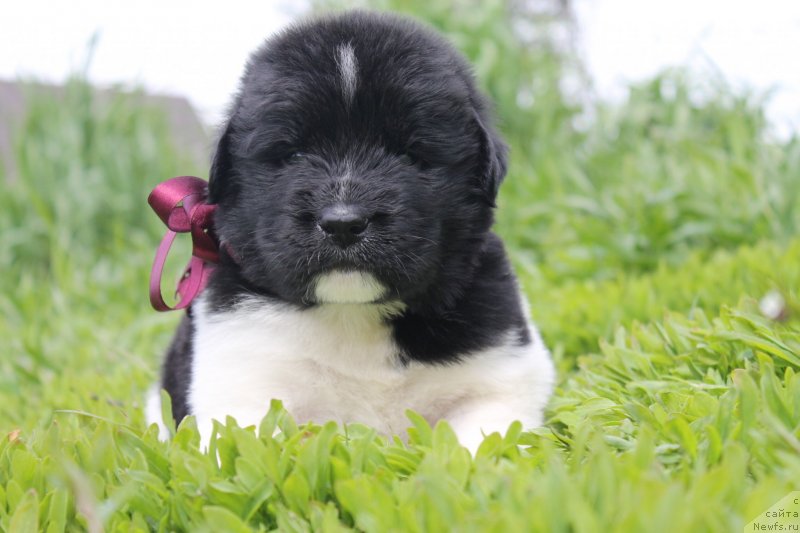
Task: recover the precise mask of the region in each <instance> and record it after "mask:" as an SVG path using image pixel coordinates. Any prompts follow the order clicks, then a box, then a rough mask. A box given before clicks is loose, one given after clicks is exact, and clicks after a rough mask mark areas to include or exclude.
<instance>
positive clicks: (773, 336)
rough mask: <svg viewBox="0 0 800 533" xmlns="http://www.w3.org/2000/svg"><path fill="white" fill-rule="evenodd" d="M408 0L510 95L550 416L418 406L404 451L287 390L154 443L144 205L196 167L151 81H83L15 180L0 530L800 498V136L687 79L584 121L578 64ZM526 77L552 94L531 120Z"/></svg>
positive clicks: (665, 515)
mask: <svg viewBox="0 0 800 533" xmlns="http://www.w3.org/2000/svg"><path fill="white" fill-rule="evenodd" d="M386 5H387V6H388V7H392V3H391V2H387V3H386ZM403 5H404V6H406V8H408V9H412V10H413V11H414V12H417V13H419V14H421V15H422V16H424V17H426V18H427V19H428V20H431V21H433V22H434V23H435V24H437V25H438V26H439V27H440V28H441V29H443V30H444V31H446V32H447V33H448V34H449V35H451V36H453V37H454V39H455V41H456V42H458V43H459V44H460V45H461V46H462V47H463V48H464V50H465V52H466V53H467V54H468V55H470V57H471V58H472V59H473V60H474V61H475V62H476V65H477V71H478V74H479V75H480V76H481V80H482V83H483V84H484V86H485V87H486V88H487V90H489V91H490V92H491V94H492V96H493V97H494V98H495V100H496V101H497V102H498V115H499V117H500V119H501V123H502V125H503V126H502V127H503V129H504V131H505V132H506V133H507V135H508V137H509V140H510V142H511V144H512V156H513V157H512V159H513V163H512V168H511V172H510V175H509V178H508V181H507V183H506V184H505V186H504V189H503V193H502V197H501V202H500V203H501V208H500V210H499V212H498V215H499V219H498V231H499V232H500V233H502V235H503V237H504V239H505V240H506V242H507V244H508V247H509V252H510V253H511V255H512V257H513V259H514V261H515V263H516V265H517V268H518V270H519V272H520V279H521V282H522V284H523V287H524V289H525V291H526V293H527V294H528V296H529V297H530V300H531V305H532V313H533V315H534V317H535V319H536V320H537V323H538V324H539V325H540V327H541V329H542V332H543V335H544V337H545V339H546V341H547V342H548V344H549V345H550V346H552V347H553V349H554V353H555V356H556V358H557V361H558V367H559V377H560V379H559V385H558V387H557V390H556V392H555V394H554V397H553V399H552V402H551V404H550V406H549V408H548V411H547V423H546V425H545V426H544V427H542V428H536V429H532V428H521V427H519V426H517V425H515V426H512V427H511V428H510V430H509V431H508V433H507V434H505V435H497V434H495V435H491V436H489V437H488V438H487V439H486V440H485V442H484V443H483V445H482V446H481V448H480V450H479V452H478V454H477V456H476V457H475V458H472V457H470V456H469V454H468V453H467V452H466V451H465V450H464V449H462V448H460V447H459V446H458V445H457V443H456V441H455V438H454V436H453V434H452V432H451V431H450V429H449V428H448V427H447V425H446V424H440V425H438V426H437V427H435V428H430V427H428V426H427V425H426V424H425V423H424V422H423V421H421V420H419V419H418V418H417V417H413V416H412V418H411V419H410V421H409V426H410V427H412V429H411V431H410V435H411V438H410V442H409V443H407V444H404V443H402V442H400V441H398V440H395V439H387V438H384V437H381V436H378V435H376V434H375V432H374V431H373V430H371V429H370V428H368V427H363V426H357V425H353V426H350V427H348V428H338V427H336V426H335V425H334V424H327V425H324V426H301V427H297V426H296V424H295V422H294V421H292V420H291V418H290V417H289V416H288V415H287V414H286V413H285V412H284V411H283V410H282V409H281V407H280V405H278V404H274V405H273V407H272V410H271V411H270V413H269V414H268V415H267V416H266V418H265V419H264V421H263V422H262V423H261V425H260V427H259V428H245V429H241V428H238V427H237V426H236V425H235V423H234V422H232V421H228V424H227V425H225V426H222V425H221V426H219V427H218V428H217V429H218V431H217V436H216V438H215V440H214V442H213V444H212V453H210V454H208V453H203V452H201V451H200V450H199V449H198V435H197V433H196V431H195V428H194V426H193V422H192V421H191V419H189V420H187V421H186V422H185V423H184V424H183V425H182V426H181V427H180V428H179V429H178V432H177V435H176V436H175V438H174V439H173V440H172V441H170V442H166V443H164V442H160V441H158V439H157V438H156V431H155V428H147V427H146V426H145V423H144V417H143V413H142V409H141V407H142V405H141V404H142V398H143V395H144V391H145V390H146V389H147V388H148V387H149V386H150V385H151V384H152V383H153V381H154V380H155V378H156V375H157V371H158V364H159V360H160V358H161V355H162V353H163V351H164V348H165V346H166V344H167V342H168V340H169V337H170V335H171V333H172V330H173V328H174V326H175V324H176V321H177V319H178V318H179V317H178V315H177V314H166V315H165V314H158V313H155V312H154V311H152V310H151V309H150V308H149V305H148V303H147V296H146V294H147V288H146V287H147V276H148V274H149V267H150V262H151V260H152V253H153V251H154V248H155V246H156V244H157V242H158V239H159V238H160V234H161V227H160V223H159V222H158V220H157V219H156V217H155V216H154V215H153V214H152V213H151V212H150V211H149V208H148V207H147V206H146V203H145V198H146V195H147V193H148V192H149V190H150V188H152V186H153V185H155V184H156V183H157V182H159V181H161V180H163V179H165V178H167V177H171V176H173V175H178V174H190V173H195V174H198V175H201V176H204V175H205V170H204V168H203V165H201V164H198V163H196V162H192V161H189V160H187V159H186V158H185V157H183V156H182V155H181V153H180V150H178V149H176V147H173V146H171V144H170V140H169V134H168V132H167V130H166V127H165V123H164V120H163V117H162V116H161V115H159V113H158V112H156V111H155V110H153V109H148V108H146V107H145V106H143V104H142V102H141V99H140V98H139V97H138V96H137V95H135V94H133V95H127V96H121V97H119V98H117V99H114V100H112V101H102V100H99V99H96V98H95V97H94V96H93V94H92V92H91V91H90V90H89V89H88V87H87V86H86V85H85V84H84V83H82V82H81V81H80V80H73V81H72V82H71V83H70V85H69V89H68V92H67V95H66V100H65V101H61V102H54V101H50V100H47V99H46V98H45V97H43V96H41V95H40V96H38V97H37V96H36V95H34V96H33V101H34V105H33V107H32V108H31V112H30V114H29V116H28V118H27V120H26V122H25V123H24V124H22V125H21V128H20V131H19V132H18V136H17V144H16V151H15V153H16V157H17V162H18V175H16V176H6V177H0V186H2V188H3V190H2V194H1V195H0V271H2V272H3V276H0V339H2V341H0V531H10V532H15V533H16V532H19V531H40V530H41V531H53V532H56V531H82V530H90V531H100V530H101V529H104V530H108V531H147V530H162V531H250V530H258V529H262V530H273V529H278V530H281V531H307V530H324V531H340V530H350V529H352V528H356V529H360V530H366V531H391V530H410V531H439V530H459V531H486V530H489V531H530V530H536V531H550V530H553V531H580V532H590V531H644V530H647V531H665V532H666V531H740V530H741V529H742V527H743V526H744V525H745V524H746V523H747V522H749V521H750V520H751V519H752V518H753V517H754V516H756V514H758V513H759V512H761V511H763V510H765V509H766V508H768V507H769V506H770V505H772V504H773V503H775V502H776V501H778V500H779V499H780V498H781V497H783V496H784V495H785V494H787V493H788V492H790V491H791V490H797V489H798V488H800V485H798V483H800V377H798V376H799V375H800V236H799V235H800V233H799V232H798V230H799V229H800V205H798V203H799V202H800V200H799V198H800V147H799V146H798V141H797V140H796V139H794V138H793V139H789V140H786V141H776V140H774V139H771V138H770V135H769V126H768V125H767V124H765V123H764V119H763V108H762V102H760V101H759V100H758V99H757V98H755V97H753V96H752V95H742V94H734V93H732V92H731V91H730V90H729V89H727V88H726V87H725V86H724V84H721V83H717V82H715V83H713V84H709V83H706V86H705V87H698V81H697V78H693V77H690V76H687V75H685V74H680V73H675V72H668V73H664V74H663V75H661V76H659V77H657V78H656V79H654V80H651V81H650V82H647V83H644V84H641V85H640V86H637V87H633V88H632V90H631V95H630V98H629V99H628V100H627V101H626V102H625V103H624V104H622V105H620V106H617V107H615V108H611V107H606V106H599V107H598V108H597V109H595V115H596V119H595V122H594V123H593V125H592V126H591V127H589V128H588V129H587V128H583V129H579V128H577V127H576V126H574V124H573V122H572V119H573V118H574V117H576V116H577V115H578V114H580V112H581V111H582V110H581V109H580V108H579V106H576V105H575V104H572V103H570V102H569V98H567V96H566V95H564V94H562V92H561V90H560V89H559V85H558V83H556V82H557V81H558V79H559V78H560V77H562V76H564V75H566V74H565V70H567V69H568V67H569V62H568V58H560V57H559V56H558V54H555V55H553V54H552V53H550V52H552V51H550V52H547V53H544V52H542V49H539V48H535V49H534V48H530V47H526V46H523V44H521V43H520V42H517V41H515V40H514V39H509V38H508V36H507V35H504V36H503V37H502V38H500V37H497V38H496V39H495V38H494V37H495V36H496V35H498V34H500V33H503V32H502V30H503V28H505V27H507V24H506V22H507V21H506V20H505V18H504V17H508V16H510V15H509V14H508V13H507V12H506V11H504V9H503V8H502V5H501V4H500V3H497V4H494V3H488V4H485V5H483V4H482V5H483V7H481V9H483V11H481V12H480V14H482V16H477V15H475V13H474V12H473V11H474V10H470V9H466V10H465V12H464V13H462V12H461V11H460V10H461V8H457V9H454V10H448V9H445V8H443V7H442V5H440V3H438V2H426V3H422V2H421V1H420V2H411V3H408V2H406V3H403ZM409 6H410V7H409ZM395 7H397V6H395ZM474 9H477V8H474ZM504 21H505V22H504ZM487 42H492V43H494V44H493V45H492V46H494V47H495V48H497V49H498V50H496V51H495V52H487V51H486V47H484V46H481V45H480V43H487ZM545 48H546V47H545ZM481 54H483V55H481ZM487 54H488V55H487ZM492 54H494V55H492ZM514 58H516V59H518V60H519V61H517V60H516V59H515V60H513V61H512V59H514ZM508 65H515V67H508ZM517 66H518V67H517ZM513 68H519V71H513ZM508 69H511V70H512V72H511V73H510V75H509V77H508V78H504V77H503V73H504V72H505V71H506V70H508ZM534 79H535V82H533V81H532V80H534ZM519 87H533V90H534V91H538V92H537V94H536V98H535V99H534V101H535V102H536V103H537V104H536V105H534V106H533V107H531V108H526V109H523V110H522V111H517V109H516V101H515V99H514V98H513V95H514V94H516V93H515V91H516V89H518V88H519ZM698 94H701V95H702V97H699V96H698ZM540 104H541V105H540ZM545 104H546V105H545ZM179 266H180V265H177V264H176V265H173V267H175V268H173V269H172V270H174V271H177V270H176V269H177V268H178V267H179ZM769 291H777V292H778V293H779V294H781V295H782V297H783V298H784V300H785V305H786V313H785V314H786V318H785V319H784V320H782V321H774V320H770V319H768V318H766V317H764V316H762V314H761V312H760V311H759V309H758V300H759V299H760V298H761V297H763V296H764V295H765V294H766V293H767V292H769ZM276 428H280V429H281V431H280V432H277V434H276V432H275V429H276ZM214 456H218V457H219V461H217V460H216V459H215V458H214Z"/></svg>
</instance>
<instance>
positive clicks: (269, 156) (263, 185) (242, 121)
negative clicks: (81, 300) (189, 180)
mask: <svg viewBox="0 0 800 533" xmlns="http://www.w3.org/2000/svg"><path fill="white" fill-rule="evenodd" d="M505 171H506V147H505V145H504V144H503V142H502V140H501V139H500V138H499V137H498V134H497V132H496V131H495V130H494V128H493V126H492V121H491V119H490V113H489V110H488V105H487V103H486V101H485V100H484V98H483V97H482V96H481V94H479V93H478V91H477V90H476V88H475V82H474V80H473V77H472V74H471V72H470V68H469V66H468V65H467V63H466V62H465V60H464V59H463V58H462V57H461V56H460V55H459V54H458V53H457V52H456V51H455V50H454V49H453V48H452V47H451V46H450V45H449V44H448V43H447V42H446V41H445V40H443V39H442V38H441V37H439V36H437V35H436V34H435V33H433V32H432V31H431V30H429V29H427V28H425V27H422V26H420V25H418V24H417V23H415V22H412V21H410V20H407V19H404V18H399V17H396V16H390V15H385V14H374V13H367V12H349V13H346V14H340V15H337V16H331V17H327V18H323V19H317V20H314V21H310V22H305V23H302V24H300V25H297V26H295V27H293V28H291V29H289V30H287V31H284V32H283V33H281V34H280V35H278V36H276V37H273V38H272V39H270V40H268V41H267V42H266V44H265V45H264V46H263V47H261V48H260V49H259V50H257V51H256V52H255V53H254V54H253V56H252V57H251V58H250V61H249V64H248V65H247V69H246V71H245V73H244V76H243V78H242V80H241V85H240V89H239V92H238V94H237V96H236V98H235V101H234V103H233V106H232V108H231V111H230V116H229V118H228V120H227V123H226V125H225V127H224V130H223V133H222V137H221V139H220V141H219V145H218V148H217V152H216V155H215V157H214V161H213V164H212V167H211V174H210V201H211V202H213V203H217V204H218V206H219V207H218V209H217V212H216V217H215V228H216V232H217V234H218V236H219V238H220V240H221V241H222V242H224V243H225V247H224V249H223V253H222V259H221V264H220V265H219V266H218V267H217V269H216V271H215V272H214V274H213V277H212V278H211V280H210V283H209V285H208V287H207V288H206V290H205V291H204V293H203V294H202V296H201V297H199V299H198V300H196V301H195V303H194V304H193V305H192V307H191V311H190V313H188V314H187V316H186V317H185V318H184V320H183V322H182V323H181V325H180V327H179V329H178V332H177V335H176V337H175V339H174V341H173V343H172V346H171V347H170V349H169V353H168V354H167V359H166V363H165V365H164V370H163V379H162V384H161V385H162V387H163V388H164V389H166V390H167V391H168V392H169V393H170V395H171V396H172V403H173V414H174V417H175V419H176V420H177V421H180V420H181V419H182V418H183V417H184V416H186V415H194V416H195V417H196V418H197V422H198V425H199V428H200V431H201V433H202V434H203V436H204V438H207V437H208V436H209V434H210V431H211V426H212V419H218V420H224V419H225V417H226V415H232V416H233V417H234V418H236V419H237V421H238V423H239V424H240V425H248V424H256V423H258V422H259V421H260V420H261V418H262V417H263V416H264V415H265V413H266V411H267V409H268V407H269V403H270V400H271V399H272V398H278V399H281V400H283V402H284V405H285V406H286V408H287V409H288V410H289V412H291V413H292V414H293V415H294V417H295V418H296V419H297V421H298V422H306V421H314V422H324V421H327V420H337V421H340V422H361V423H364V424H368V425H370V426H372V427H375V428H377V429H378V430H380V431H382V432H384V433H386V434H402V433H403V432H404V430H405V428H406V427H407V425H408V422H407V419H406V417H405V414H404V413H405V411H406V410H407V409H412V410H414V411H417V412H418V413H420V414H421V415H423V416H424V417H425V418H426V419H427V420H429V421H430V422H431V423H434V422H436V421H437V420H440V419H446V420H447V421H448V422H449V423H450V424H451V426H452V427H453V428H454V430H455V431H456V433H457V434H458V436H459V439H460V440H461V442H462V443H463V444H464V445H466V446H467V447H469V448H471V449H473V450H474V449H475V448H477V445H478V444H479V443H480V442H481V440H482V433H486V434H488V433H490V432H493V431H498V430H499V431H502V430H505V429H506V428H507V427H508V425H509V424H510V423H511V422H512V421H514V420H520V421H522V422H523V423H524V424H525V426H526V427H531V426H536V425H540V424H541V423H542V413H543V409H544V406H545V404H546V402H547V400H548V397H549V395H550V393H551V389H552V385H553V380H554V369H553V365H552V363H551V361H550V357H549V354H548V351H547V349H546V348H545V346H544V344H543V343H542V340H541V338H540V337H539V334H538V332H537V330H536V329H535V328H534V326H533V325H532V324H531V323H530V321H529V319H528V316H527V311H526V304H525V302H524V300H523V298H522V297H521V296H520V292H519V290H518V287H517V282H516V279H515V277H514V274H513V272H512V270H511V267H510V265H509V262H508V259H507V257H506V254H505V251H504V249H503V245H502V243H501V242H500V239H498V237H497V236H495V235H494V234H493V233H492V232H491V231H490V227H491V225H492V220H493V214H492V211H493V208H494V205H495V197H496V195H497V189H498V187H499V185H500V182H501V180H502V179H503V177H504V174H505ZM226 250H230V251H232V253H230V254H229V253H227V252H226ZM231 255H233V256H235V259H234V258H233V257H231ZM150 412H151V418H152V419H154V420H156V419H158V418H159V416H158V413H159V409H158V408H157V405H156V403H153V405H151V409H150Z"/></svg>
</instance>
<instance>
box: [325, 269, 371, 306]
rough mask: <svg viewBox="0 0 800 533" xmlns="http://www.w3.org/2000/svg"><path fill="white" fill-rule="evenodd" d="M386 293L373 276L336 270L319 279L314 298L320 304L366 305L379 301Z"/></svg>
mask: <svg viewBox="0 0 800 533" xmlns="http://www.w3.org/2000/svg"><path fill="white" fill-rule="evenodd" d="M385 292H386V289H385V288H384V286H383V285H381V284H380V283H378V280H376V279H375V278H374V277H373V276H372V274H367V273H365V272H358V271H341V270H336V271H333V272H329V273H327V274H323V275H321V276H319V277H318V278H317V283H316V286H315V287H314V296H315V297H316V300H317V301H318V302H319V303H328V304H364V303H372V302H375V301H377V300H379V299H380V298H381V297H382V296H383V295H384V294H385Z"/></svg>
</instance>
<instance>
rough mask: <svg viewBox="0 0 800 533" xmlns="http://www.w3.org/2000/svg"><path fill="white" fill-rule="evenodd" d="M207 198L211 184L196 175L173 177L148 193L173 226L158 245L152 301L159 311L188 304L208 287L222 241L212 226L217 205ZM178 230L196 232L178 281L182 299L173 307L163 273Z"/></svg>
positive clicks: (151, 276) (150, 200)
mask: <svg viewBox="0 0 800 533" xmlns="http://www.w3.org/2000/svg"><path fill="white" fill-rule="evenodd" d="M207 198H208V184H207V183H206V182H205V181H204V180H201V179H200V178H196V177H194V176H181V177H178V178H172V179H169V180H167V181H165V182H163V183H161V184H159V185H158V186H157V187H156V188H155V189H153V192H151V193H150V196H148V197H147V203H148V204H150V207H152V208H153V211H155V212H156V214H157V215H158V217H159V218H160V219H161V220H162V221H163V222H164V224H166V226H167V228H169V230H168V231H167V234H166V235H164V238H163V239H162V240H161V244H159V245H158V250H156V257H155V261H153V269H152V270H151V271H150V303H151V304H152V305H153V307H154V308H155V310H156V311H172V310H175V309H185V308H186V307H188V306H189V304H190V303H192V300H193V299H194V298H195V296H197V295H198V294H199V293H200V291H202V290H203V288H205V286H206V283H207V282H208V277H209V275H210V273H211V271H212V270H213V269H214V263H217V262H218V261H219V243H218V241H217V238H216V236H215V235H214V233H213V227H212V225H213V220H214V211H215V210H216V208H217V206H216V205H212V204H207V203H205V202H206V199H207ZM178 233H191V234H192V258H191V259H190V260H189V264H188V265H187V266H186V271H185V272H184V273H183V277H181V280H180V281H179V282H178V290H177V295H178V303H177V304H176V305H175V307H170V306H168V305H167V304H166V303H165V302H164V298H163V297H162V294H161V274H162V272H163V270H164V263H165V262H166V260H167V254H169V249H170V247H172V242H173V241H174V240H175V236H176V235H177V234H178Z"/></svg>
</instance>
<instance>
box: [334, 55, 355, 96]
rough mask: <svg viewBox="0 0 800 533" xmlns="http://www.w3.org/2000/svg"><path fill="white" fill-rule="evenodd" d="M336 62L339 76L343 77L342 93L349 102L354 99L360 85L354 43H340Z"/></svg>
mask: <svg viewBox="0 0 800 533" xmlns="http://www.w3.org/2000/svg"><path fill="white" fill-rule="evenodd" d="M336 64H337V65H338V66H339V76H340V77H341V78H342V94H343V95H344V99H345V101H346V102H347V103H350V102H352V101H353V97H354V96H355V94H356V86H357V85H358V61H356V53H355V51H354V50H353V45H351V44H350V43H347V44H343V45H340V46H339V48H338V49H337V57H336Z"/></svg>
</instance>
